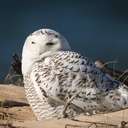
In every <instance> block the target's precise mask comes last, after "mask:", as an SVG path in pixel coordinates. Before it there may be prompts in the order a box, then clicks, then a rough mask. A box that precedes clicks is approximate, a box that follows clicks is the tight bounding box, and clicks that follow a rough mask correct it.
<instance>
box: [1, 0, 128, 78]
mask: <svg viewBox="0 0 128 128" xmlns="http://www.w3.org/2000/svg"><path fill="white" fill-rule="evenodd" d="M40 28H51V29H54V30H56V31H58V32H60V33H61V34H63V35H64V36H65V37H66V38H67V40H68V41H69V42H70V44H71V47H72V49H73V50H74V51H78V52H80V53H82V54H83V55H85V56H88V57H90V58H92V59H93V60H94V61H95V60H96V59H101V60H104V61H111V60H117V61H118V62H119V63H118V64H117V68H119V69H120V70H121V69H122V70H123V69H126V68H127V67H128V1H127V0H51V1H50V0H46V1H45V0H22V1H20V0H10V1H7V0H1V1H0V79H3V78H4V76H5V75H6V74H7V73H8V70H9V66H10V63H11V57H12V54H13V53H15V52H16V53H18V54H19V55H20V56H21V51H22V46H23V44H24V40H25V38H26V37H27V35H28V34H29V33H31V32H33V31H35V30H37V29H40Z"/></svg>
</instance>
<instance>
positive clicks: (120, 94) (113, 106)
mask: <svg viewBox="0 0 128 128" xmlns="http://www.w3.org/2000/svg"><path fill="white" fill-rule="evenodd" d="M103 105H104V107H106V108H107V109H106V110H111V111H117V110H122V109H125V108H128V86H126V85H124V84H123V85H120V86H119V87H118V88H116V89H114V90H111V91H110V92H109V93H108V95H107V96H106V97H105V99H104V101H103Z"/></svg>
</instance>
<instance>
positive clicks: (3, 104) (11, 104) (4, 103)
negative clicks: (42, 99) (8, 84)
mask: <svg viewBox="0 0 128 128" xmlns="http://www.w3.org/2000/svg"><path fill="white" fill-rule="evenodd" d="M0 106H1V107H3V108H10V107H23V106H29V104H28V103H25V102H19V101H13V100H4V101H0Z"/></svg>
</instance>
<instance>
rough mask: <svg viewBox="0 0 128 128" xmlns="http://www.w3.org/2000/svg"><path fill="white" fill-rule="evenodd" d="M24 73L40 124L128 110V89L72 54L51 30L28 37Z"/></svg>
mask: <svg viewBox="0 0 128 128" xmlns="http://www.w3.org/2000/svg"><path fill="white" fill-rule="evenodd" d="M22 73H23V77H24V86H25V91H26V97H27V99H28V102H29V104H30V106H31V108H32V110H33V112H34V114H35V115H36V117H37V119H38V120H43V119H50V118H53V117H55V118H60V117H63V115H66V116H67V117H72V116H76V115H79V114H97V113H104V112H112V111H117V110H121V109H124V108H127V107H128V87H127V86H126V85H124V84H123V83H121V82H119V81H116V80H114V79H113V78H111V77H110V76H109V75H108V74H106V73H104V72H102V71H101V70H100V69H98V68H97V67H96V65H95V64H94V63H93V62H92V61H91V60H90V59H88V58H87V57H83V56H81V55H80V54H79V53H76V52H73V51H72V50H71V48H70V45H69V43H68V42H67V40H66V39H65V38H64V37H63V36H62V35H61V34H59V33H58V32H56V31H54V30H51V29H40V30H38V31H35V32H33V33H32V34H30V35H29V36H28V37H27V39H26V41H25V44H24V46H23V52H22Z"/></svg>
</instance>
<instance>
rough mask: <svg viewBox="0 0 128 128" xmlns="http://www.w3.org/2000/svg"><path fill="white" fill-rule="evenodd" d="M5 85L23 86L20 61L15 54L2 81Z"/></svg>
mask: <svg viewBox="0 0 128 128" xmlns="http://www.w3.org/2000/svg"><path fill="white" fill-rule="evenodd" d="M4 83H5V84H15V85H19V86H23V76H22V72H21V59H20V57H19V56H18V55H17V54H14V55H13V56H12V63H11V66H10V69H9V72H8V74H7V75H6V77H5V79H4Z"/></svg>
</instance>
